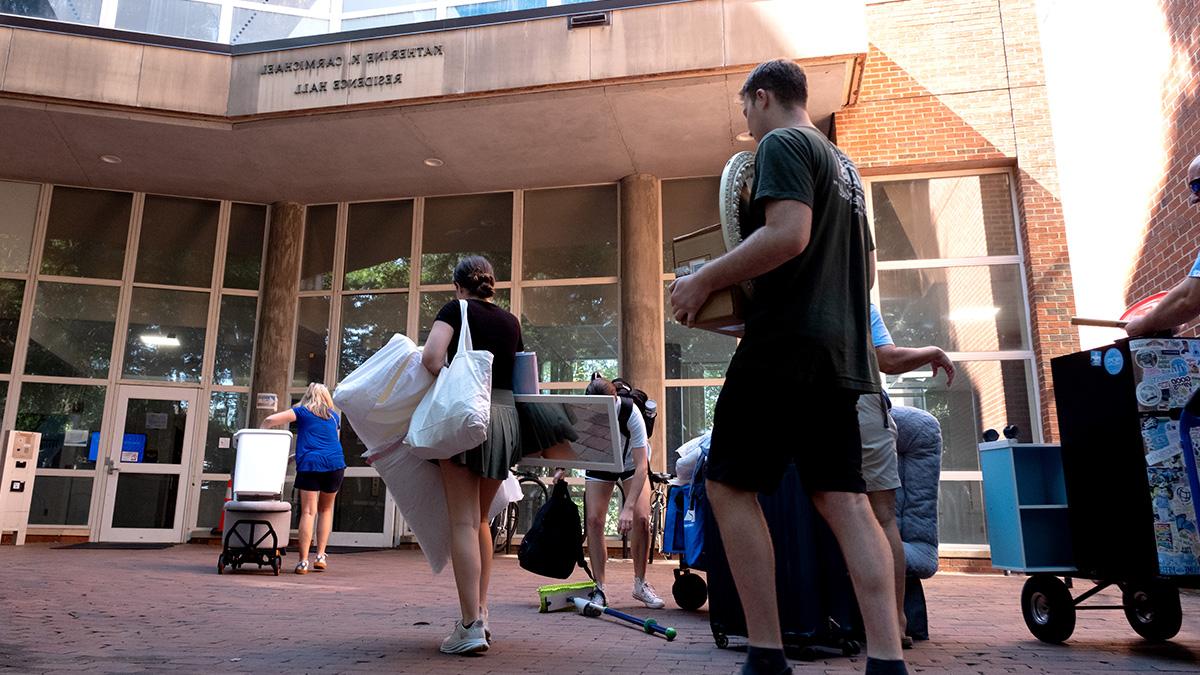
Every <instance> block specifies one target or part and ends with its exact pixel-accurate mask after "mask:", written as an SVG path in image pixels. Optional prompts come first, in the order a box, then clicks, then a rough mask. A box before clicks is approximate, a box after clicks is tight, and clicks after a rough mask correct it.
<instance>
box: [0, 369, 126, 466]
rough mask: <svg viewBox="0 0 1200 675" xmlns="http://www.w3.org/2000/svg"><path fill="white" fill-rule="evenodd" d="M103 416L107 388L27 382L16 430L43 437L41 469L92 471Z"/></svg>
mask: <svg viewBox="0 0 1200 675" xmlns="http://www.w3.org/2000/svg"><path fill="white" fill-rule="evenodd" d="M103 417H104V387H93V386H87V385H78V384H40V383H34V382H25V383H24V384H22V385H21V398H20V401H19V402H18V403H17V423H16V428H17V429H18V430H20V431H36V432H38V433H40V434H41V435H42V445H41V447H40V449H39V452H38V466H39V467H40V468H44V469H93V468H95V467H96V456H97V454H98V444H97V443H96V442H95V441H94V440H93V436H92V434H93V433H96V434H98V433H99V432H100V426H101V422H102V420H103Z"/></svg>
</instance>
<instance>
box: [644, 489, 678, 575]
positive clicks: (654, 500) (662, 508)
mask: <svg viewBox="0 0 1200 675" xmlns="http://www.w3.org/2000/svg"><path fill="white" fill-rule="evenodd" d="M671 478H672V476H671V475H670V474H666V473H655V472H653V471H651V472H650V550H649V560H647V561H646V562H647V564H650V565H653V564H654V552H655V551H656V550H659V549H660V546H659V542H661V541H662V536H663V527H664V521H665V520H666V518H667V490H668V486H669V485H670V484H671ZM662 556H663V560H668V559H670V556H668V555H667V554H665V553H663V554H662Z"/></svg>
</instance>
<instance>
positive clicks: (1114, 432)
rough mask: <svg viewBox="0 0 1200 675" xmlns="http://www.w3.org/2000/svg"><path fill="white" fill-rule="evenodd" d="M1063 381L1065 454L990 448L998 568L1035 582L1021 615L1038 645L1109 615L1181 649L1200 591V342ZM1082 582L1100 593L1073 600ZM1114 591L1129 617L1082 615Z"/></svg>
mask: <svg viewBox="0 0 1200 675" xmlns="http://www.w3.org/2000/svg"><path fill="white" fill-rule="evenodd" d="M1051 368H1052V372H1053V378H1054V395H1055V400H1056V402H1057V406H1058V422H1059V433H1060V436H1061V440H1062V445H1061V447H1060V446H1052V445H1035V444H1020V443H1014V442H1012V441H1000V442H993V443H984V444H982V445H980V464H981V468H982V470H983V474H984V492H985V498H986V499H985V502H986V509H987V518H988V536H989V540H990V543H991V549H992V560H993V565H994V566H995V567H997V568H999V569H1004V570H1008V571H1013V572H1021V573H1025V574H1029V575H1030V577H1029V579H1028V580H1027V581H1026V583H1025V587H1024V590H1023V591H1022V594H1021V607H1022V613H1023V614H1024V617H1025V623H1026V625H1027V626H1028V627H1029V630H1030V632H1032V633H1033V634H1034V636H1035V637H1037V638H1038V639H1040V640H1043V641H1046V642H1052V643H1058V642H1063V641H1065V640H1066V639H1067V638H1069V637H1070V636H1071V634H1072V632H1073V631H1074V628H1075V618H1076V612H1077V611H1082V610H1101V609H1110V610H1117V609H1119V610H1123V611H1124V612H1125V616H1126V618H1127V619H1128V621H1129V624H1130V625H1131V626H1132V627H1133V629H1134V630H1135V631H1136V632H1137V633H1138V634H1139V635H1141V636H1142V637H1144V638H1146V639H1148V640H1169V639H1170V638H1172V637H1174V636H1175V635H1176V633H1178V632H1179V629H1180V625H1181V622H1182V610H1181V606H1180V601H1179V589H1180V588H1200V533H1198V532H1200V530H1198V525H1197V524H1198V522H1200V519H1198V518H1197V511H1196V504H1195V502H1194V501H1193V495H1196V494H1200V476H1198V474H1197V463H1198V459H1200V458H1198V457H1197V454H1196V448H1197V445H1200V401H1193V396H1194V394H1195V392H1196V391H1197V389H1200V340H1197V339H1182V338H1174V337H1161V338H1159V337H1155V338H1144V339H1125V340H1119V341H1117V342H1115V343H1112V344H1109V345H1106V346H1104V347H1101V348H1099V349H1091V350H1085V351H1082V352H1078V353H1075V354H1070V355H1067V356H1062V357H1059V358H1056V359H1053V360H1052V361H1051ZM1068 533H1069V536H1068ZM1074 580H1087V581H1090V582H1092V586H1091V588H1088V589H1087V590H1086V591H1084V592H1083V593H1080V594H1079V595H1073V587H1074V583H1073V582H1074ZM1114 586H1115V587H1116V588H1118V589H1119V590H1120V592H1121V603H1120V604H1119V605H1116V604H1084V603H1085V601H1088V600H1090V599H1092V598H1093V597H1095V596H1096V595H1097V594H1099V593H1100V592H1101V591H1104V590H1105V589H1108V588H1110V587H1114Z"/></svg>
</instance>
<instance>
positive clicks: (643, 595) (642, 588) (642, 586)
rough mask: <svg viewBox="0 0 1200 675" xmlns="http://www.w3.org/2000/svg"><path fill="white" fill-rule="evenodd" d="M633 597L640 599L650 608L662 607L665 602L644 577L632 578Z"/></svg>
mask: <svg viewBox="0 0 1200 675" xmlns="http://www.w3.org/2000/svg"><path fill="white" fill-rule="evenodd" d="M633 599H634V600H639V601H641V602H642V603H644V604H645V605H646V606H647V607H649V608H650V609H662V608H663V607H665V606H666V604H667V603H665V602H663V599H662V598H660V597H658V593H655V592H654V587H653V586H651V585H650V584H649V583H647V582H646V581H645V580H644V579H634V580H633Z"/></svg>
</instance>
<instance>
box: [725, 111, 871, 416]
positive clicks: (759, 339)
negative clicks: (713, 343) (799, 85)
mask: <svg viewBox="0 0 1200 675" xmlns="http://www.w3.org/2000/svg"><path fill="white" fill-rule="evenodd" d="M753 195H754V197H753V201H752V203H751V208H750V217H749V219H748V220H747V221H746V222H744V223H743V225H742V228H743V235H744V236H746V237H748V236H750V234H751V233H752V232H754V231H755V230H757V229H758V228H760V227H762V226H763V225H764V223H765V216H766V207H767V204H769V203H770V202H771V201H774V200H781V199H786V200H795V201H799V202H803V203H805V204H808V205H809V206H810V207H812V211H813V222H812V235H811V237H810V239H809V243H808V246H807V248H805V250H804V252H803V253H801V254H800V255H798V256H796V257H795V258H792V259H791V260H789V261H787V262H786V263H784V264H782V265H780V266H779V267H777V268H775V269H773V270H771V271H770V272H767V273H766V274H764V275H762V276H760V277H758V278H756V279H755V280H754V298H753V301H752V302H751V304H750V308H749V312H748V315H747V319H746V336H745V339H744V340H743V342H742V346H741V347H742V348H739V352H745V354H744V356H743V358H749V359H751V360H753V361H757V362H759V363H762V364H764V365H766V364H770V367H771V369H772V370H773V371H774V372H775V375H776V376H782V377H784V378H785V379H784V380H783V381H785V382H787V381H790V382H792V383H793V384H816V385H831V386H836V387H841V388H843V389H848V390H850V391H858V392H878V391H879V375H878V373H879V368H878V365H877V363H876V360H875V352H874V350H873V349H872V347H871V344H870V335H871V322H870V309H869V307H870V288H871V282H870V277H869V265H870V262H869V255H870V252H871V251H872V250H874V248H875V243H874V241H873V240H872V239H871V232H870V229H869V228H868V226H867V218H866V206H865V200H864V198H863V187H862V180H861V178H859V175H858V169H857V168H856V167H855V166H854V163H853V162H852V161H850V158H849V157H847V156H846V155H845V154H844V153H843V152H842V151H841V150H839V149H838V148H837V146H835V145H834V144H833V143H831V142H829V140H828V139H826V138H825V136H824V135H822V134H821V132H819V131H817V130H816V129H814V128H811V127H802V128H784V129H776V130H774V131H772V132H771V133H769V134H767V135H766V136H764V137H763V139H762V141H761V142H760V143H759V145H758V152H757V156H756V158H755V178H754V186H753ZM743 348H744V349H743Z"/></svg>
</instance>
